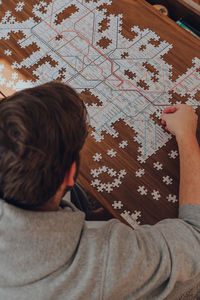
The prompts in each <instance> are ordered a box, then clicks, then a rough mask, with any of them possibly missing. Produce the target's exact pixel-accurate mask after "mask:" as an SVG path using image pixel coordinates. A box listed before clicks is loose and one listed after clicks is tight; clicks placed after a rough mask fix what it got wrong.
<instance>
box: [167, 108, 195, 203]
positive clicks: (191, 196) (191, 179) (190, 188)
mask: <svg viewBox="0 0 200 300" xmlns="http://www.w3.org/2000/svg"><path fill="white" fill-rule="evenodd" d="M197 119H198V117H197V115H196V114H195V112H194V110H193V108H192V107H191V106H188V105H184V104H179V105H175V106H173V107H170V108H167V109H165V110H164V114H163V115H162V123H163V124H166V128H167V129H168V130H169V131H170V132H171V133H172V134H174V135H175V136H176V140H177V143H178V148H179V154H180V188H179V189H180V192H179V205H180V206H182V205H184V204H198V205H199V204H200V150H199V144H198V141H197V139H196V128H197Z"/></svg>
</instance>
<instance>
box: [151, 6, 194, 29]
mask: <svg viewBox="0 0 200 300" xmlns="http://www.w3.org/2000/svg"><path fill="white" fill-rule="evenodd" d="M147 2H149V3H150V4H152V5H154V4H162V5H164V6H165V7H167V9H168V11H169V17H170V18H171V19H173V20H174V21H178V20H180V19H183V20H184V21H185V22H187V23H188V24H189V25H190V26H192V27H194V28H195V29H196V30H199V27H200V0H195V1H194V0H147Z"/></svg>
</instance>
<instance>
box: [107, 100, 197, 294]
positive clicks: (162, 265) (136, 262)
mask: <svg viewBox="0 0 200 300" xmlns="http://www.w3.org/2000/svg"><path fill="white" fill-rule="evenodd" d="M162 123H163V124H166V127H167V129H168V130H169V131H170V132H171V133H172V134H174V135H176V139H177V142H178V146H179V151H180V168H181V179H180V205H181V207H180V208H179V219H165V220H163V221H161V222H159V223H157V224H155V225H154V226H149V225H142V226H139V227H138V228H137V229H136V230H134V231H133V230H131V229H130V228H127V226H125V225H123V224H120V223H117V224H115V225H114V226H113V228H112V230H111V234H110V238H109V241H108V252H107V261H106V266H105V284H104V293H105V295H107V296H108V297H107V298H106V299H109V300H110V299H145V300H146V299H147V300H150V299H152V300H156V299H165V298H166V297H167V296H168V295H169V294H170V296H171V293H175V294H176V291H177V289H176V286H178V285H179V286H181V287H182V288H183V287H184V286H185V284H186V283H188V282H190V281H193V282H194V281H195V280H197V279H199V278H200V205H199V204H200V200H199V199H200V153H199V146H198V142H197V140H196V136H195V135H196V128H197V115H196V114H195V113H194V110H193V108H192V107H190V106H187V105H176V106H174V107H171V108H167V109H165V110H164V114H163V115H162ZM185 204H193V205H185ZM196 204H198V205H196ZM176 296H177V295H176Z"/></svg>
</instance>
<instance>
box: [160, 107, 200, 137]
mask: <svg viewBox="0 0 200 300" xmlns="http://www.w3.org/2000/svg"><path fill="white" fill-rule="evenodd" d="M161 119H162V121H161V123H162V124H164V125H166V127H165V129H166V130H169V131H170V132H171V133H172V134H174V135H175V136H176V139H177V138H183V137H186V136H188V135H193V136H195V135H196V129H197V120H198V116H197V114H196V113H195V112H194V109H193V107H192V106H189V105H186V104H177V105H174V106H171V107H168V108H165V109H164V110H163V114H162V115H161Z"/></svg>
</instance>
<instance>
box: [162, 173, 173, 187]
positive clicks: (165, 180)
mask: <svg viewBox="0 0 200 300" xmlns="http://www.w3.org/2000/svg"><path fill="white" fill-rule="evenodd" d="M163 182H164V183H166V185H169V184H172V182H173V179H172V178H170V177H169V176H168V175H167V176H163Z"/></svg>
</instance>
